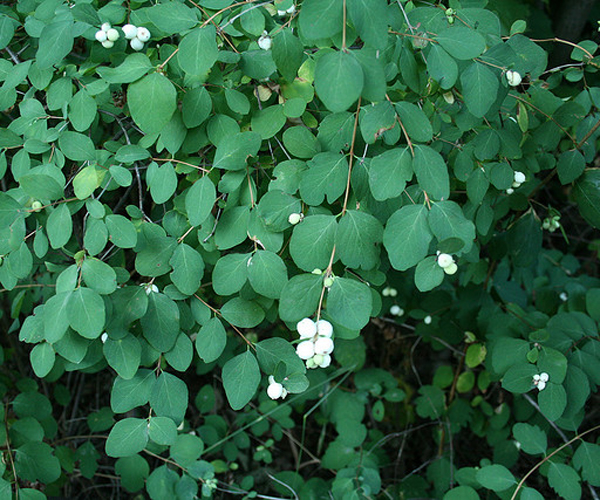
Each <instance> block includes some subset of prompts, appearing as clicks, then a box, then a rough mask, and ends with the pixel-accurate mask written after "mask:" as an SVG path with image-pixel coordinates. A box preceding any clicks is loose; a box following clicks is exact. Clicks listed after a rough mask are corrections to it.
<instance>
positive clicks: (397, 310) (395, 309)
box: [390, 304, 404, 316]
mask: <svg viewBox="0 0 600 500" xmlns="http://www.w3.org/2000/svg"><path fill="white" fill-rule="evenodd" d="M390 314H391V315H392V316H402V315H403V314H404V309H402V308H401V307H400V306H399V305H396V304H394V305H393V306H392V307H390Z"/></svg>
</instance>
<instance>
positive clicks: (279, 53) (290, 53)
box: [272, 6, 304, 82]
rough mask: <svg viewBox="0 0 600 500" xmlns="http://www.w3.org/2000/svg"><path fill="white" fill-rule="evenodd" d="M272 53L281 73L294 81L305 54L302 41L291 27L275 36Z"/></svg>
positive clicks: (288, 79)
mask: <svg viewBox="0 0 600 500" xmlns="http://www.w3.org/2000/svg"><path fill="white" fill-rule="evenodd" d="M302 10H304V6H303V7H302ZM272 53H273V61H275V65H276V66H277V69H278V70H279V72H280V73H281V75H282V76H283V77H284V78H285V79H286V80H287V81H288V82H293V81H294V79H295V78H296V74H297V73H298V69H299V68H300V65H301V64H302V58H303V56H304V47H303V46H302V42H301V41H300V40H299V39H298V37H296V36H294V35H293V34H292V31H291V30H290V29H289V28H285V29H283V30H281V31H280V32H279V33H278V34H277V35H276V36H275V37H274V38H273V48H272Z"/></svg>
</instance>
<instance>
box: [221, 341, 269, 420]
mask: <svg viewBox="0 0 600 500" xmlns="http://www.w3.org/2000/svg"><path fill="white" fill-rule="evenodd" d="M222 378H223V387H224V388H225V394H226V395H227V400H228V401H229V404H230V405H231V407H232V408H233V409H234V410H241V409H242V408H243V407H244V406H246V404H247V403H248V402H249V401H250V400H251V399H252V397H253V396H254V393H255V392H256V389H257V388H258V384H259V383H260V369H259V367H258V361H256V358H255V357H254V355H253V354H252V353H251V352H250V351H246V352H245V353H243V354H238V355H237V356H235V357H234V358H232V359H230V360H229V361H227V363H225V366H223V373H222Z"/></svg>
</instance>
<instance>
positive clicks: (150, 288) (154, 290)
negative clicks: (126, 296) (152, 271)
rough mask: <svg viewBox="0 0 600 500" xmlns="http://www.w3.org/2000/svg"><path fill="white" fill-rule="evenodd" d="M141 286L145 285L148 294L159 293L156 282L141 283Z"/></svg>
mask: <svg viewBox="0 0 600 500" xmlns="http://www.w3.org/2000/svg"><path fill="white" fill-rule="evenodd" d="M140 286H141V287H144V289H145V291H146V295H150V294H151V293H158V287H157V286H156V285H155V284H154V283H140Z"/></svg>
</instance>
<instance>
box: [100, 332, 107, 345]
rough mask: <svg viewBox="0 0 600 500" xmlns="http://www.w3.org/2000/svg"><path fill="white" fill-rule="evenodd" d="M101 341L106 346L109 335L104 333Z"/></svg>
mask: <svg viewBox="0 0 600 500" xmlns="http://www.w3.org/2000/svg"><path fill="white" fill-rule="evenodd" d="M100 340H101V341H102V343H103V344H104V343H105V342H106V341H107V340H108V333H106V332H104V333H103V334H102V335H101V336H100Z"/></svg>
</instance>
